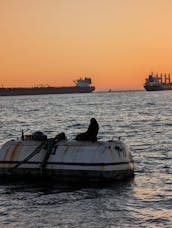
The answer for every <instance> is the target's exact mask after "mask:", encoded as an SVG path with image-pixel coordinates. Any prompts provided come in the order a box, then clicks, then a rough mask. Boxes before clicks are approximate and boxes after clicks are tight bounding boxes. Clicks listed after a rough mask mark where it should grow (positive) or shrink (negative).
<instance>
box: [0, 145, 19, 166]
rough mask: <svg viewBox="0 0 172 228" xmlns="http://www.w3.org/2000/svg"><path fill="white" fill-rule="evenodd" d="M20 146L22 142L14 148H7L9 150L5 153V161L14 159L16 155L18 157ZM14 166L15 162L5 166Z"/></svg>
mask: <svg viewBox="0 0 172 228" xmlns="http://www.w3.org/2000/svg"><path fill="white" fill-rule="evenodd" d="M19 146H20V142H19V143H17V144H16V145H14V148H12V150H10V148H9V149H8V150H7V152H6V153H5V156H4V158H3V160H4V161H7V160H9V161H14V159H15V157H16V152H17V149H18V147H19ZM8 156H9V159H8ZM9 166H10V167H13V166H14V164H4V168H7V167H9Z"/></svg>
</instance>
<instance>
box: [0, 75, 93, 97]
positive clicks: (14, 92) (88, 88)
mask: <svg viewBox="0 0 172 228" xmlns="http://www.w3.org/2000/svg"><path fill="white" fill-rule="evenodd" d="M74 83H75V86H64V87H52V86H47V85H46V86H36V87H32V88H31V87H30V88H27V87H26V88H23V87H18V88H6V87H1V88H0V96H19V95H41V94H65V93H91V92H93V91H94V90H95V86H92V85H91V78H87V77H85V78H80V79H78V80H76V81H74Z"/></svg>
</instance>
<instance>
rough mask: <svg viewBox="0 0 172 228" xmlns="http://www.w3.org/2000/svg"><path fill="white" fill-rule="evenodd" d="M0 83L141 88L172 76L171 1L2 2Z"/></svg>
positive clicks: (42, 0) (79, 0)
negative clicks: (80, 81) (153, 77)
mask: <svg viewBox="0 0 172 228" xmlns="http://www.w3.org/2000/svg"><path fill="white" fill-rule="evenodd" d="M0 31H1V34H0V83H1V84H3V85H4V86H33V85H36V84H49V85H56V86H58V85H59V86H61V85H72V84H73V82H72V81H73V80H75V79H77V78H78V77H82V76H89V77H91V78H92V79H93V83H94V84H95V85H96V88H97V89H98V90H100V89H109V88H112V89H139V88H142V87H143V83H144V79H145V77H146V76H147V74H148V73H149V72H152V71H153V72H155V73H161V72H162V73H172V0H144V1H143V0H0Z"/></svg>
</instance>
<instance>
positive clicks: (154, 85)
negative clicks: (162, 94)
mask: <svg viewBox="0 0 172 228" xmlns="http://www.w3.org/2000/svg"><path fill="white" fill-rule="evenodd" d="M144 88H145V89H146V90H147V91H160V90H172V83H171V80H170V74H168V75H167V74H164V75H163V74H160V75H158V74H156V75H154V74H153V73H151V74H150V75H149V76H148V77H147V78H146V79H145V84H144Z"/></svg>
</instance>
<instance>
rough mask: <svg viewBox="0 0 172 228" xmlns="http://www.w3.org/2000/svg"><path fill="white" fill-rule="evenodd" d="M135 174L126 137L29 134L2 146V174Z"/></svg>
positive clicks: (60, 176)
mask: <svg viewBox="0 0 172 228" xmlns="http://www.w3.org/2000/svg"><path fill="white" fill-rule="evenodd" d="M133 175H134V161H133V157H132V153H131V150H130V149H129V147H128V146H126V145H125V144H124V143H123V142H122V141H120V140H116V141H97V142H90V141H75V140H71V141H70V140H61V141H58V142H57V141H55V139H45V140H43V141H37V140H33V139H32V138H31V137H28V136H27V137H25V138H23V139H20V140H10V141H8V142H6V143H5V144H4V145H2V147H1V149H0V176H14V177H25V176H26V177H27V176H31V177H37V178H39V177H44V176H45V177H49V178H55V179H57V180H60V179H65V178H67V179H68V178H69V179H74V180H78V179H80V180H83V179H88V180H97V181H102V180H103V181H104V180H121V179H124V178H130V177H132V176H133Z"/></svg>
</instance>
